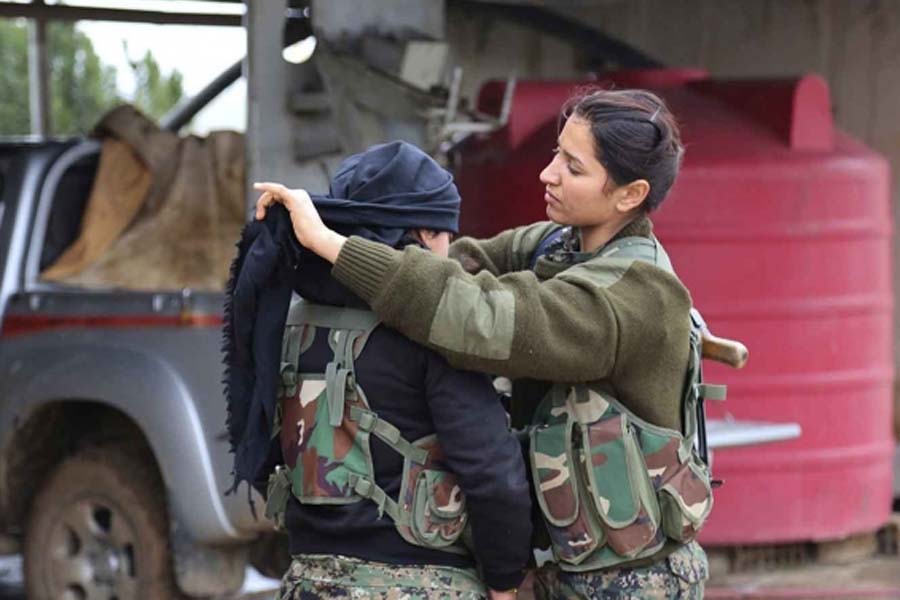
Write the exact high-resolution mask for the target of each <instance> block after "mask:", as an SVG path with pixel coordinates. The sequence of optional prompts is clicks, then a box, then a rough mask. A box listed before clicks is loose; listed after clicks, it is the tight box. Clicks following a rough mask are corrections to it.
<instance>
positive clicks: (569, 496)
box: [529, 419, 604, 565]
mask: <svg viewBox="0 0 900 600" xmlns="http://www.w3.org/2000/svg"><path fill="white" fill-rule="evenodd" d="M574 427H575V422H574V421H573V420H571V419H567V420H564V421H557V422H555V423H553V424H549V425H541V426H538V427H536V428H534V429H532V430H531V436H530V437H531V444H530V449H529V453H530V458H531V461H530V462H531V473H532V479H533V480H534V487H535V488H536V489H535V493H536V495H537V500H538V505H539V506H540V508H541V512H542V513H543V515H544V520H545V522H546V524H547V531H548V533H549V535H550V539H551V542H552V546H553V554H554V556H555V557H556V559H557V560H559V561H563V562H566V563H570V564H572V565H577V564H579V563H581V562H582V561H583V560H584V559H585V558H587V557H588V556H590V555H591V553H592V552H593V551H594V550H596V549H597V547H598V546H600V545H601V544H602V543H603V539H604V533H603V530H602V529H600V528H599V526H598V524H597V523H596V522H594V521H592V520H591V519H590V517H589V515H588V514H587V511H585V510H584V508H583V507H582V505H581V502H580V497H581V496H582V494H580V489H579V488H580V485H581V484H580V482H579V479H580V477H579V475H578V469H579V464H580V461H579V460H577V458H576V457H575V456H574V454H573V451H574V449H575V446H574V444H573V443H572V435H573V431H574Z"/></svg>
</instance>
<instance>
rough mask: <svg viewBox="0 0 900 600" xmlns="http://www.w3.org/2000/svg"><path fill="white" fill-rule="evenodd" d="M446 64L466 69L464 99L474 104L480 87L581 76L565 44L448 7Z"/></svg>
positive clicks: (546, 36)
mask: <svg viewBox="0 0 900 600" xmlns="http://www.w3.org/2000/svg"><path fill="white" fill-rule="evenodd" d="M447 42H448V44H449V46H450V55H449V60H448V63H449V64H450V65H453V66H461V67H462V68H463V85H462V95H463V96H464V97H466V98H470V99H471V100H472V101H473V102H474V101H475V99H476V94H477V93H478V89H479V88H480V87H481V84H482V83H484V82H485V81H486V80H489V79H505V78H506V77H508V76H509V75H510V74H513V73H515V74H516V76H517V77H520V78H545V79H566V78H572V77H576V76H578V73H579V72H578V71H577V69H576V64H575V62H576V61H575V59H576V54H578V53H577V51H576V49H574V48H572V47H571V46H569V45H568V44H566V43H565V42H564V41H561V40H559V39H556V38H553V37H550V36H548V35H543V34H541V33H539V32H537V31H535V30H533V29H530V28H527V27H523V26H520V25H516V24H513V23H508V22H503V21H499V20H497V19H494V18H491V17H487V16H484V15H477V14H472V13H469V12H466V11H464V10H462V9H460V8H459V7H458V6H454V5H452V4H451V5H449V6H448V7H447Z"/></svg>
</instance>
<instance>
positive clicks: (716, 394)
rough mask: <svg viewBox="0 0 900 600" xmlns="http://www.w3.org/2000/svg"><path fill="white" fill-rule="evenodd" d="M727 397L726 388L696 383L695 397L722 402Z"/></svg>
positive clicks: (724, 386)
mask: <svg viewBox="0 0 900 600" xmlns="http://www.w3.org/2000/svg"><path fill="white" fill-rule="evenodd" d="M727 395H728V386H726V385H716V384H714V383H698V384H697V396H699V397H700V398H703V399H704V400H718V401H722V400H725V398H726V397H727Z"/></svg>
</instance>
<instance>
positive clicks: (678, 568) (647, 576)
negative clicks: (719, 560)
mask: <svg viewBox="0 0 900 600" xmlns="http://www.w3.org/2000/svg"><path fill="white" fill-rule="evenodd" d="M708 577H709V563H708V562H707V559H706V552H704V551H703V548H701V547H700V545H699V544H698V543H697V542H691V543H690V544H687V545H685V546H682V547H681V548H679V549H678V550H675V551H674V552H672V553H671V554H670V555H669V556H667V557H666V558H664V559H662V560H660V561H657V562H655V563H653V564H652V565H649V566H646V567H636V568H622V569H601V570H597V571H586V572H584V573H571V572H566V571H561V570H559V569H557V568H556V567H549V568H541V569H539V570H538V571H537V572H536V573H535V582H534V595H535V598H537V599H538V600H575V599H576V598H577V599H582V598H586V599H590V600H701V599H702V598H703V586H704V582H705V581H706V579H707V578H708Z"/></svg>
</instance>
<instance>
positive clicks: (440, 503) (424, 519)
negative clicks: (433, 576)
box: [396, 435, 469, 554]
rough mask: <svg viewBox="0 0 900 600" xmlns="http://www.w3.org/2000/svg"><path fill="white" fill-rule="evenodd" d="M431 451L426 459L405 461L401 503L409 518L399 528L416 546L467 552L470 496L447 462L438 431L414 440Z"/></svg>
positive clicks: (416, 443) (402, 509) (399, 501)
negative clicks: (464, 536)
mask: <svg viewBox="0 0 900 600" xmlns="http://www.w3.org/2000/svg"><path fill="white" fill-rule="evenodd" d="M413 445H414V446H416V447H418V448H422V449H424V450H426V451H427V459H426V460H425V462H424V463H418V462H415V461H413V460H410V459H409V458H406V459H404V461H403V481H402V483H401V485H400V496H399V498H398V504H399V505H400V506H399V508H400V510H401V511H402V512H403V513H404V515H405V518H403V519H402V520H398V521H397V522H396V526H397V531H398V532H399V533H400V535H401V536H402V537H403V539H405V540H406V541H407V542H409V543H411V544H415V545H416V546H423V547H425V548H433V549H437V550H446V551H449V552H454V553H460V554H465V553H467V550H466V549H465V548H464V547H462V544H461V542H462V540H461V539H460V538H461V537H462V536H463V533H464V531H465V529H466V525H467V524H468V516H469V515H468V513H467V512H466V498H465V496H464V495H463V493H462V488H460V487H459V483H458V482H457V480H456V476H455V475H454V474H453V473H451V472H450V471H449V470H448V469H447V468H446V467H445V465H444V462H443V460H444V456H443V451H442V450H441V447H440V445H439V444H438V442H437V436H436V435H429V436H426V437H424V438H422V439H420V440H418V441H416V442H414V443H413Z"/></svg>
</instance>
